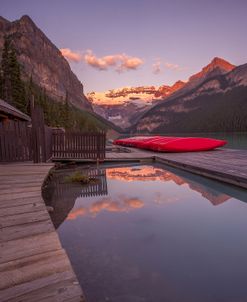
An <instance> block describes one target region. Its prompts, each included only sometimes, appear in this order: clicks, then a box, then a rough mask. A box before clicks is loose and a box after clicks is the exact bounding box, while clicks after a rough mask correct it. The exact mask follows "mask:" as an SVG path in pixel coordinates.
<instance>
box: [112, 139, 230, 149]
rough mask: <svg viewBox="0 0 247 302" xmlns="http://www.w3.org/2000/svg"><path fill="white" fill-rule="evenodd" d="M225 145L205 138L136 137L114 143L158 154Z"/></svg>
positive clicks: (224, 142) (219, 141)
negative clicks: (157, 152)
mask: <svg viewBox="0 0 247 302" xmlns="http://www.w3.org/2000/svg"><path fill="white" fill-rule="evenodd" d="M226 143H227V141H224V140H218V139H213V138H205V137H165V136H138V137H137V136H136V137H130V138H124V139H118V140H115V141H114V144H116V145H122V146H127V147H136V148H140V149H148V150H153V151H159V152H195V151H209V150H213V149H215V148H218V147H222V146H224V145H225V144H226Z"/></svg>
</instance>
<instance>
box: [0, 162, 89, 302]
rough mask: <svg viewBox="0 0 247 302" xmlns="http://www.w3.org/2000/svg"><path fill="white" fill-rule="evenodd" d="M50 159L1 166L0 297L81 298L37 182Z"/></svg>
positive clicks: (45, 171)
mask: <svg viewBox="0 0 247 302" xmlns="http://www.w3.org/2000/svg"><path fill="white" fill-rule="evenodd" d="M51 167H52V165H51V164H39V165H34V164H29V163H21V164H8V165H0V190H1V195H0V226H1V228H0V301H1V302H4V301H6V302H7V301H78V302H79V301H84V299H83V298H82V291H81V288H80V286H79V284H78V281H77V278H76V276H75V274H74V272H73V269H72V267H71V264H70V262H69V259H68V257H67V254H66V253H65V251H64V250H63V248H62V246H61V243H60V241H59V238H58V235H57V233H56V232H55V230H54V227H53V225H52V222H51V220H50V217H49V214H48V212H47V210H46V206H45V203H44V201H43V199H42V197H41V185H42V182H43V180H44V177H45V176H46V175H47V173H48V171H49V170H50V168H51Z"/></svg>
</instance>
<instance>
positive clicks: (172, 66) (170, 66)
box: [164, 62, 184, 71]
mask: <svg viewBox="0 0 247 302" xmlns="http://www.w3.org/2000/svg"><path fill="white" fill-rule="evenodd" d="M164 66H165V67H166V68H168V69H170V70H175V71H182V70H184V68H183V67H181V66H179V65H178V64H173V63H169V62H165V63H164Z"/></svg>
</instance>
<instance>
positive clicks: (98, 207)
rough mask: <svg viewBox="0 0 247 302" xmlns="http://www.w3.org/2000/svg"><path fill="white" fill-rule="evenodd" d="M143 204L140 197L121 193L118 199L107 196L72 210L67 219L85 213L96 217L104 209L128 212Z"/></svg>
mask: <svg viewBox="0 0 247 302" xmlns="http://www.w3.org/2000/svg"><path fill="white" fill-rule="evenodd" d="M143 206H144V202H143V201H142V200H140V199H138V198H128V197H126V196H124V195H119V196H118V197H117V199H116V200H112V199H111V198H110V197H109V198H108V197H106V198H102V199H101V200H98V201H96V202H94V203H92V204H91V205H90V206H89V207H80V208H79V209H75V210H74V211H73V210H72V211H71V212H70V213H69V215H68V218H67V219H69V220H72V219H76V218H77V217H78V216H84V215H89V216H93V217H94V216H96V215H97V214H98V213H99V212H101V211H104V210H105V211H108V212H128V211H130V210H132V209H139V208H142V207H143Z"/></svg>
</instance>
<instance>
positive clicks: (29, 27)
mask: <svg viewBox="0 0 247 302" xmlns="http://www.w3.org/2000/svg"><path fill="white" fill-rule="evenodd" d="M5 37H9V38H10V39H11V43H13V45H14V47H15V49H16V52H17V57H18V61H19V63H20V64H21V67H22V77H23V79H24V80H25V81H28V80H29V79H30V77H32V80H33V82H34V83H36V84H37V85H39V86H40V87H41V88H43V89H45V91H46V93H47V94H48V95H49V96H50V97H51V98H53V99H54V100H56V101H58V102H62V101H64V100H65V96H66V93H67V95H68V99H69V102H70V103H71V104H73V105H74V106H75V107H77V108H79V109H87V110H89V111H91V110H92V106H91V103H89V102H88V100H87V98H86V97H85V95H84V93H83V85H82V83H81V82H80V81H79V80H78V78H77V77H76V75H75V74H74V73H73V72H72V70H71V68H70V66H69V64H68V62H67V61H66V59H65V58H64V57H63V56H62V54H61V52H60V50H59V49H58V48H57V47H56V46H55V45H54V44H53V43H52V42H51V41H50V40H49V39H48V38H47V37H46V35H45V34H44V33H43V32H42V31H41V30H40V29H39V28H38V27H37V26H36V25H35V23H34V22H33V21H32V19H31V18H30V17H29V16H23V17H21V18H20V19H19V20H16V21H13V22H10V21H8V20H6V19H4V18H3V17H0V57H1V53H2V50H3V45H4V39H5Z"/></svg>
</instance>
